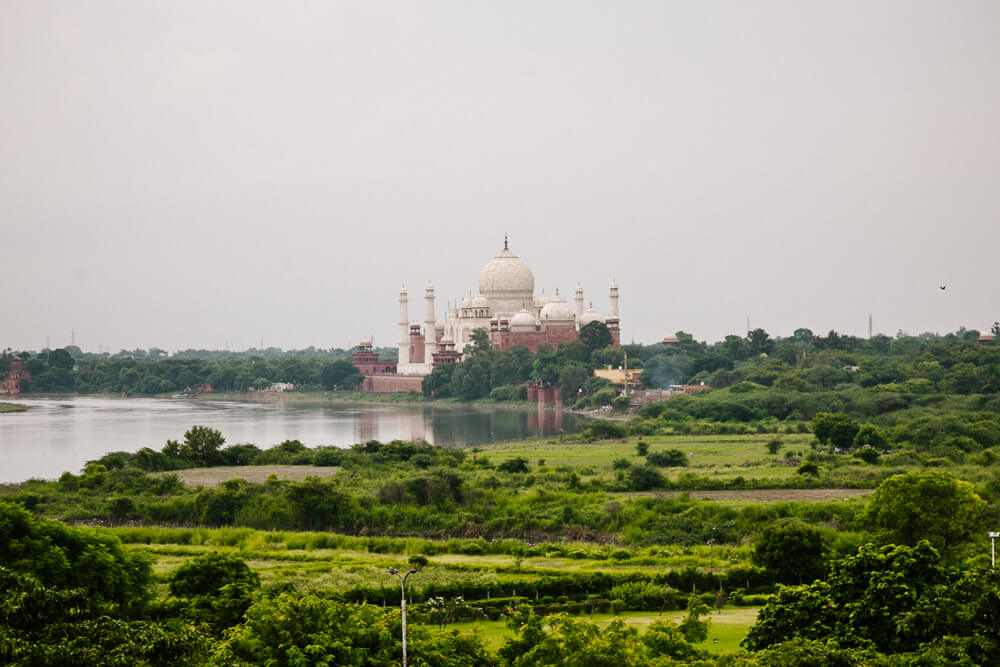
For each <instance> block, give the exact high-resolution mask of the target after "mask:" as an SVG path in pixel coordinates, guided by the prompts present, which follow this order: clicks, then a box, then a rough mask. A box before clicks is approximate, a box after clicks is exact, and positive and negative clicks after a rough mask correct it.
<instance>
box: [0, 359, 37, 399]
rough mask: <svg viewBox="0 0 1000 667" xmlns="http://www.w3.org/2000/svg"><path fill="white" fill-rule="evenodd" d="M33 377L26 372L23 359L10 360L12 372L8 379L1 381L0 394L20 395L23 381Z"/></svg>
mask: <svg viewBox="0 0 1000 667" xmlns="http://www.w3.org/2000/svg"><path fill="white" fill-rule="evenodd" d="M30 377H31V374H30V373H28V371H26V370H24V362H23V361H21V357H14V358H13V359H11V360H10V371H9V372H8V373H7V377H5V378H3V379H2V380H0V394H20V393H21V380H27V379H29V378H30Z"/></svg>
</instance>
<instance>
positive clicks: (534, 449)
mask: <svg viewBox="0 0 1000 667" xmlns="http://www.w3.org/2000/svg"><path fill="white" fill-rule="evenodd" d="M775 437H777V438H779V439H780V440H781V442H782V447H781V449H780V451H779V452H778V453H777V454H769V453H768V451H767V443H768V441H770V440H772V439H774V438H775ZM811 438H812V436H811V435H807V434H806V435H803V434H788V435H780V436H775V435H773V434H754V435H665V436H643V437H631V438H626V439H622V440H616V441H604V442H595V443H590V444H587V443H572V444H568V443H560V442H558V441H556V440H540V439H534V440H524V441H517V442H501V443H496V444H491V445H483V446H482V447H480V448H479V449H480V450H481V452H480V453H478V454H477V455H478V456H487V457H489V459H490V461H492V462H494V463H500V462H503V461H505V460H507V459H512V458H515V457H522V458H524V459H527V460H528V461H529V462H530V463H531V465H532V466H534V465H541V464H540V463H539V462H540V461H544V462H545V465H547V466H550V467H551V466H570V467H573V468H577V469H582V470H581V474H586V472H587V469H588V468H589V469H591V472H592V473H594V474H597V473H598V472H599V471H602V470H608V469H610V468H611V465H612V463H614V461H615V460H616V459H622V458H623V459H626V460H628V461H629V462H630V463H639V462H641V461H642V458H641V457H639V456H638V454H637V450H636V444H637V443H638V442H639V441H640V440H641V441H643V442H645V443H647V444H648V445H649V452H650V453H653V452H662V451H666V450H668V449H679V450H680V451H682V452H684V454H686V455H687V457H688V462H689V465H688V466H687V467H683V468H664V469H663V472H664V474H665V475H666V476H668V477H669V478H670V479H677V478H678V477H680V476H681V475H683V474H686V473H696V474H698V475H703V476H706V477H711V478H716V479H719V480H727V479H733V478H735V477H744V478H748V479H749V478H754V479H782V478H786V477H792V476H794V475H795V474H796V470H797V468H798V463H790V462H788V460H786V459H785V455H786V454H785V453H786V452H791V453H792V454H793V457H794V459H798V458H800V456H805V455H806V454H808V453H809V452H810V451H811V450H810V448H809V444H808V443H809V441H810V440H811Z"/></svg>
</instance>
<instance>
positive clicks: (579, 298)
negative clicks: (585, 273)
mask: <svg viewBox="0 0 1000 667" xmlns="http://www.w3.org/2000/svg"><path fill="white" fill-rule="evenodd" d="M581 317H583V287H581V286H580V283H577V284H576V324H577V327H579V326H580V318H581Z"/></svg>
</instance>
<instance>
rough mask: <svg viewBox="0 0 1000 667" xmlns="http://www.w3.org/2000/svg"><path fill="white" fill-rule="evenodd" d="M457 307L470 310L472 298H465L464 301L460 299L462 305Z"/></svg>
mask: <svg viewBox="0 0 1000 667" xmlns="http://www.w3.org/2000/svg"><path fill="white" fill-rule="evenodd" d="M459 307H460V308H472V297H471V296H467V297H465V298H464V299H462V305H461V306H459Z"/></svg>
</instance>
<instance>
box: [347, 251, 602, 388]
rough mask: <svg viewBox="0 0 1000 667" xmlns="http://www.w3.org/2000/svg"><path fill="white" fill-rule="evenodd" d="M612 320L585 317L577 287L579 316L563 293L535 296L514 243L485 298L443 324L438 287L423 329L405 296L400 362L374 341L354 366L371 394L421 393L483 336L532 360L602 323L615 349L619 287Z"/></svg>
mask: <svg viewBox="0 0 1000 667" xmlns="http://www.w3.org/2000/svg"><path fill="white" fill-rule="evenodd" d="M608 298H609V303H608V316H607V318H605V319H602V317H601V315H600V313H598V312H597V311H595V310H594V308H593V306H591V307H590V308H589V309H588V310H587V311H584V309H583V288H582V287H580V286H577V288H576V294H575V299H574V301H575V304H574V305H575V308H574V307H572V306H570V305H569V304H568V303H567V302H566V300H565V299H564V298H563V297H562V296H560V295H559V290H556V293H555V295H553V296H546V295H544V294H543V295H540V296H536V295H535V276H534V274H533V273H532V272H531V269H530V268H528V265H527V264H525V263H524V262H523V261H522V260H521V259H520V258H519V257H518V256H517V255H515V254H514V253H512V252H511V251H510V248H509V247H508V246H507V239H506V238H505V239H504V244H503V250H502V251H501V252H500V254H499V255H497V256H496V257H494V258H493V259H492V260H491V261H490V262H489V263H487V264H486V266H484V267H483V270H482V271H481V272H480V273H479V295H478V296H475V297H473V296H468V297H466V298H465V299H463V300H462V301H461V303H456V304H454V307H451V304H449V307H448V309H447V310H446V312H445V318H444V321H441V320H440V319H438V316H437V311H436V308H435V303H434V286H433V285H432V284H430V283H428V284H427V287H426V288H425V290H424V322H423V328H421V325H420V323H412V322H410V310H409V295H408V293H407V291H406V287H403V288H402V289H401V290H400V292H399V361H398V362H396V363H392V362H384V361H378V356H377V354H376V353H375V352H373V351H372V343H371V341H370V340H363V341H361V345H360V346H359V347H360V349H359V351H358V352H356V353H355V354H354V365H355V366H356V367H357V368H358V370H359V371H361V374H362V375H364V376H365V377H366V379H365V382H364V384H362V388H363V389H365V390H368V391H383V392H395V391H420V383H421V381H422V380H423V377H424V376H425V375H429V374H430V372H431V371H432V370H434V367H435V366H440V365H442V364H450V363H455V362H456V361H460V360H461V358H462V352H463V351H464V349H465V347H466V346H467V345H469V344H470V343H471V341H472V332H473V331H475V330H476V329H483V330H484V331H486V332H487V333H488V334H489V339H490V344H491V345H492V346H493V349H495V350H508V349H510V348H512V347H516V346H518V345H526V346H527V347H528V349H530V350H531V351H532V352H533V353H534V352H536V351H537V350H538V346H539V345H550V346H551V347H553V348H557V347H559V345H560V344H561V343H566V342H569V341H572V340H576V339H577V337H578V336H579V332H580V328H581V327H584V326H586V325H587V324H589V323H591V322H595V321H597V322H600V321H603V322H604V323H605V324H606V325H607V327H608V331H609V332H610V333H611V338H612V340H613V341H614V345H616V346H617V345H619V344H620V341H621V331H620V328H619V321H618V285H617V284H615V282H614V281H613V280H612V282H611V288H610V292H609V295H608Z"/></svg>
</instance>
